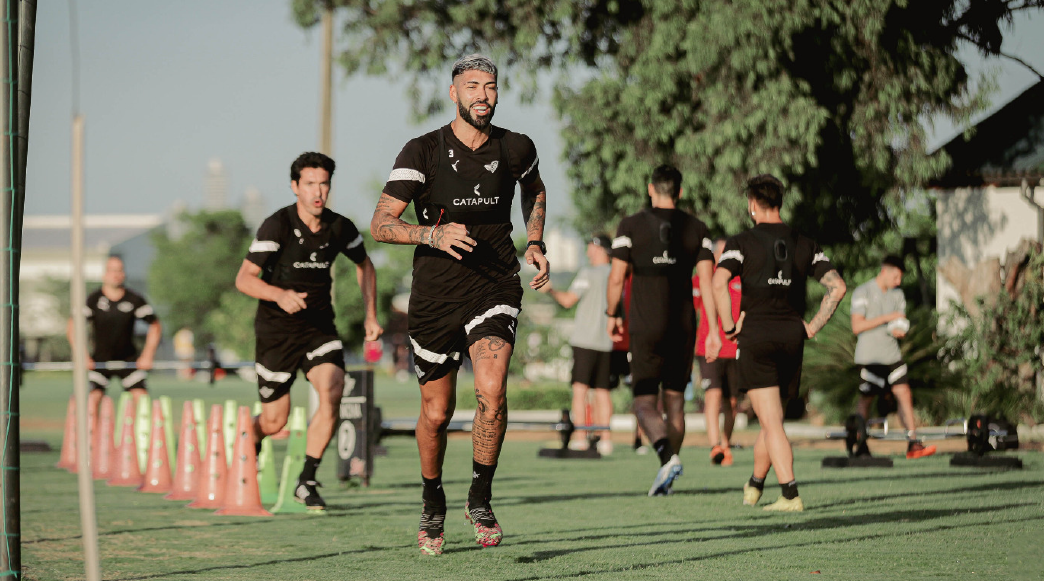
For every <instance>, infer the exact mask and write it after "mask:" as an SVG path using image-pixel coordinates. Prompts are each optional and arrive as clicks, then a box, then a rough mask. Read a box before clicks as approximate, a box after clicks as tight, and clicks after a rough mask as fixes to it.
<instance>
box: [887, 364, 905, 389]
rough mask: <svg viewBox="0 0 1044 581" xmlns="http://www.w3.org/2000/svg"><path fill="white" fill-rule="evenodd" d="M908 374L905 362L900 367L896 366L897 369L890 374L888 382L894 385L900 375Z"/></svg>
mask: <svg viewBox="0 0 1044 581" xmlns="http://www.w3.org/2000/svg"><path fill="white" fill-rule="evenodd" d="M904 375H906V364H905V363H903V364H902V365H900V366H899V367H896V368H895V371H893V372H891V373H889V374H888V383H889V384H892V385H894V384H895V381H896V380H897V379H899V378H900V377H902V376H904Z"/></svg>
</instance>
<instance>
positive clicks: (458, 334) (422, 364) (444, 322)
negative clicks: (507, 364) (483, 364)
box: [407, 277, 522, 384]
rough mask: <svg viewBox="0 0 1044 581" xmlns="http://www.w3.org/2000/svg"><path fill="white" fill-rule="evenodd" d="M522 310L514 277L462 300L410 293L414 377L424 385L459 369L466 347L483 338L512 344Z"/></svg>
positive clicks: (410, 328) (520, 291)
mask: <svg viewBox="0 0 1044 581" xmlns="http://www.w3.org/2000/svg"><path fill="white" fill-rule="evenodd" d="M521 311H522V285H521V284H520V283H519V280H518V278H517V277H516V278H512V279H510V280H509V281H508V282H506V283H504V284H502V285H501V286H500V287H497V288H494V289H493V290H492V291H491V292H489V293H485V294H483V295H482V296H477V297H475V298H474V299H470V300H467V301H464V302H448V301H442V300H436V299H429V298H425V297H420V296H417V295H416V293H414V294H411V295H410V312H409V314H408V316H407V320H408V324H409V330H410V343H411V345H412V346H413V365H414V369H415V370H416V372H417V379H418V380H419V381H420V383H422V384H423V383H427V382H429V381H434V380H436V379H440V378H442V377H445V376H446V375H447V374H449V373H450V372H452V371H454V370H456V369H458V368H459V367H460V364H461V362H462V361H463V358H464V356H465V355H467V352H468V348H470V347H471V346H472V345H474V344H475V343H476V342H478V340H479V339H482V338H484V337H499V338H501V339H503V340H505V341H507V342H508V344H510V345H512V346H514V344H515V330H516V328H517V326H518V314H519V313H520V312H521Z"/></svg>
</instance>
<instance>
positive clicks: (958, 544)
mask: <svg viewBox="0 0 1044 581" xmlns="http://www.w3.org/2000/svg"><path fill="white" fill-rule="evenodd" d="M153 385H154V389H153V392H154V394H160V395H170V396H171V397H172V398H173V399H174V402H175V407H176V409H178V410H180V406H179V405H178V404H179V403H180V401H182V400H184V399H186V398H193V397H203V398H205V399H207V400H208V401H213V402H215V403H216V402H220V401H223V400H224V399H225V398H227V397H236V398H238V399H239V400H240V401H241V402H243V403H247V402H249V401H251V400H252V399H253V398H254V397H255V392H254V391H253V386H252V385H250V384H247V383H245V382H239V381H226V382H224V383H221V384H219V386H218V387H216V388H210V387H208V386H206V385H196V384H176V383H174V382H172V381H161V380H156V381H153ZM295 389H297V390H298V391H301V392H303V390H300V389H298V388H295ZM416 391H417V390H416V386H415V385H413V384H406V385H397V384H394V382H391V381H389V380H383V379H382V380H380V381H379V382H378V385H377V390H376V393H377V396H376V398H377V400H378V403H379V404H380V405H382V406H383V407H384V408H385V412H384V413H385V417H396V416H398V417H401V416H408V415H411V414H414V415H415V414H416V409H417V407H416V406H417V403H416V402H417V400H418V399H419V397H418V396H417V394H416ZM69 393H70V388H69V382H68V377H65V378H61V377H58V378H50V379H46V378H43V377H42V376H35V377H34V376H30V377H29V378H27V381H26V386H25V387H24V388H23V390H22V392H21V397H22V423H23V426H25V428H24V430H23V438H25V439H30V438H36V439H45V440H47V441H49V442H50V443H51V444H52V445H54V446H55V451H54V452H51V453H24V454H23V455H22V481H21V482H22V497H21V502H22V562H23V567H24V568H23V571H24V578H26V579H39V580H45V579H47V580H50V579H63V580H64V579H82V578H83V577H84V571H83V564H82V548H81V543H80V537H79V535H80V522H79V514H78V510H77V489H76V477H75V475H73V474H69V473H66V472H65V471H61V470H57V469H55V468H54V467H53V466H54V464H55V463H56V462H57V460H58V450H57V446H58V444H59V443H60V440H61V420H62V418H63V417H64V414H65V403H66V401H67V398H68V395H69ZM509 397H510V396H509ZM411 406H412V407H411ZM462 407H464V406H463V402H462ZM56 426H57V427H56ZM548 440H549V442H550V441H551V440H553V436H552V435H551V434H549V436H548ZM383 444H384V445H385V446H387V450H388V455H387V456H385V457H379V458H378V459H377V463H376V474H375V475H374V478H373V481H372V485H371V486H370V488H368V489H364V488H349V489H344V488H341V487H340V486H338V484H337V482H336V479H335V477H334V464H335V462H334V461H333V459H332V458H333V455H332V454H330V453H328V454H327V461H326V463H324V464H323V465H322V466H321V468H320V473H319V477H320V478H319V479H320V480H321V481H323V482H325V483H326V485H327V487H326V488H325V489H324V496H325V498H326V500H327V502H328V503H329V505H330V510H329V511H328V514H326V515H322V516H310V515H283V516H278V517H271V518H245V517H219V516H215V515H214V514H212V513H211V512H210V511H199V510H192V509H188V508H184V504H185V503H181V502H171V501H166V500H163V499H162V498H161V497H160V496H158V495H146V494H141V493H136V492H133V491H131V490H128V489H123V488H110V487H107V486H105V484H104V483H101V482H96V483H95V484H96V488H95V494H96V502H97V515H98V528H99V532H100V549H101V556H102V572H103V578H104V579H125V580H137V579H171V580H174V579H235V580H240V579H241V580H259V579H278V580H324V579H336V580H343V579H396V580H398V579H423V580H425V581H432V580H439V579H505V580H507V579H511V580H529V579H533V580H535V579H570V578H584V579H591V580H608V579H672V580H674V579H715V580H725V579H749V580H755V579H756V580H766V581H767V580H774V579H808V578H809V575H810V574H813V573H819V574H820V575H821V577H819V576H817V577H813V578H830V579H998V580H999V579H1041V578H1044V577H1042V573H1041V570H1042V563H1044V559H1042V558H1041V547H1044V455H1042V454H1040V453H1038V452H1022V453H1020V454H1019V455H1020V456H1021V457H1022V458H1023V461H1024V462H1025V465H1026V468H1025V469H1024V470H1021V471H1010V472H985V471H978V470H974V469H957V468H951V467H950V466H949V457H948V456H937V457H932V458H927V459H923V460H918V461H910V462H908V461H906V460H904V459H896V466H895V468H893V469H861V470H854V469H848V470H825V469H822V468H820V466H819V463H820V460H821V459H822V457H823V456H825V455H828V454H836V452H834V453H831V452H828V451H824V450H813V449H805V448H802V449H798V450H797V451H796V456H797V463H796V471H797V475H798V479H799V483H800V487H801V488H800V489H801V496H802V498H803V499H804V501H805V504H806V507H807V510H806V512H804V513H800V514H792V515H776V514H769V513H764V512H762V511H761V510H760V509H755V508H751V507H744V506H742V505H741V504H740V497H741V491H740V488H741V487H742V484H743V482H744V481H745V480H746V478H747V477H748V476H749V475H750V467H751V463H752V454H751V451H750V450H749V449H748V450H740V451H738V453H737V454H736V463H735V465H734V466H732V467H727V468H721V467H711V466H710V465H709V463H708V462H707V460H706V456H707V452H706V450H705V449H702V448H686V449H685V450H684V451H683V452H682V459H683V461H685V462H686V473H685V475H684V476H683V477H682V478H681V479H679V480H678V481H677V484H676V486H675V491H676V494H674V495H673V496H671V497H666V498H648V497H646V496H645V493H646V491H647V490H648V487H649V484H650V482H651V480H652V477H653V474H654V472H655V469H656V468H657V463H656V461H655V459H654V457H652V456H637V455H635V454H633V453H632V452H631V451H630V450H629V449H627V448H626V446H623V445H618V446H617V451H616V453H615V454H614V455H612V456H610V457H608V458H606V459H603V460H601V461H561V460H547V459H538V458H537V450H538V448H540V447H541V446H542V445H543V444H542V443H541V442H536V441H527V440H522V439H512V438H510V437H509V440H508V441H507V442H506V443H505V446H504V452H503V455H502V456H501V460H500V468H499V469H498V472H497V479H496V481H495V482H494V488H493V492H494V502H493V506H494V509H495V510H496V513H497V516H498V518H499V519H500V522H501V524H502V526H503V528H504V534H505V540H504V544H503V545H501V546H500V547H496V548H491V549H481V548H479V547H478V546H476V545H475V544H474V543H473V537H472V536H471V535H470V534H469V529H470V527H468V525H467V524H466V523H465V522H464V518H463V504H464V500H465V496H466V493H467V487H468V484H469V482H470V466H471V465H470V461H471V443H470V440H469V439H467V438H451V440H450V444H449V450H448V453H447V459H446V471H445V475H444V481H445V483H446V488H447V494H448V497H449V502H450V510H451V514H450V516H449V517H448V519H447V531H446V538H447V545H446V546H447V548H446V553H445V554H444V555H443V556H442V557H439V558H431V557H425V556H422V555H421V554H420V553H419V551H418V550H417V549H416V544H415V542H416V532H417V528H416V527H417V521H418V517H419V513H420V486H419V479H420V478H419V475H418V472H419V468H418V461H417V451H416V447H415V443H414V441H413V440H412V439H408V438H388V439H385V440H384V442H383ZM283 445H284V444H282V443H279V444H278V445H277V458H278V459H279V462H280V463H281V461H282V460H281V458H282V446H283ZM778 490H779V489H778V487H777V486H776V485H775V480H774V477H773V476H770V478H769V485H768V486H767V487H766V494H765V499H764V500H763V501H762V502H763V503H764V502H765V501H766V500H767V501H771V500H774V499H775V498H776V497H777V496H778V494H779V493H778Z"/></svg>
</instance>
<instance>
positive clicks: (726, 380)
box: [696, 355, 739, 397]
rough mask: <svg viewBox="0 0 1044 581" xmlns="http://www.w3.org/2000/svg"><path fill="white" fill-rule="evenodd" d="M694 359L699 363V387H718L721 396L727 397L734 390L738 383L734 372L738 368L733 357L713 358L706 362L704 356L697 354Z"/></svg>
mask: <svg viewBox="0 0 1044 581" xmlns="http://www.w3.org/2000/svg"><path fill="white" fill-rule="evenodd" d="M696 360H697V361H698V362H699V365H700V387H702V388H703V389H704V391H706V390H708V389H720V390H721V395H722V397H729V395H730V394H731V393H732V392H733V391H734V390H736V387H737V386H736V384H737V383H738V379H737V377H736V374H737V373H739V370H738V369H737V368H736V360H735V359H715V360H714V361H713V362H711V363H707V358H706V357H704V356H703V355H697V356H696Z"/></svg>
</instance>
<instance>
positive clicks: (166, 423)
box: [159, 395, 178, 472]
mask: <svg viewBox="0 0 1044 581" xmlns="http://www.w3.org/2000/svg"><path fill="white" fill-rule="evenodd" d="M159 402H160V410H161V411H162V412H163V431H164V435H165V436H167V456H169V458H168V461H169V462H170V471H171V472H174V470H175V468H176V466H177V465H178V447H177V446H176V445H174V443H175V442H177V440H175V439H174V414H173V413H171V409H170V408H171V402H170V398H169V397H167V396H165V395H161V396H160V397H159Z"/></svg>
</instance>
